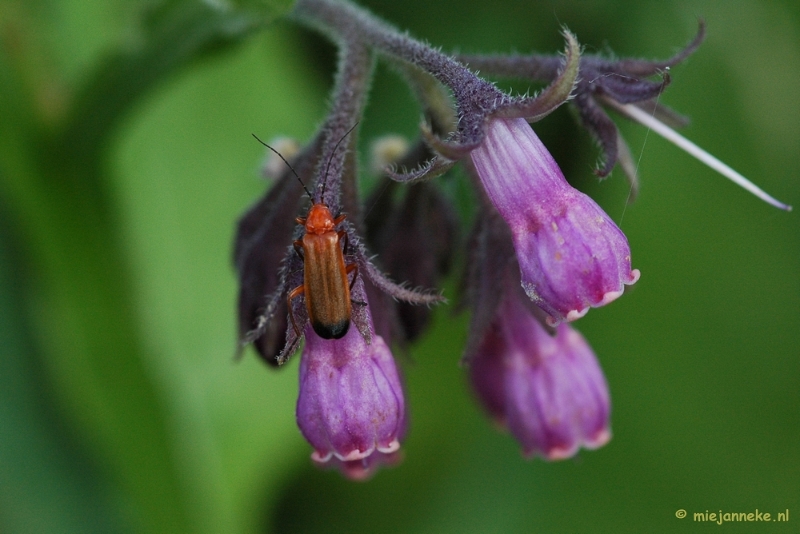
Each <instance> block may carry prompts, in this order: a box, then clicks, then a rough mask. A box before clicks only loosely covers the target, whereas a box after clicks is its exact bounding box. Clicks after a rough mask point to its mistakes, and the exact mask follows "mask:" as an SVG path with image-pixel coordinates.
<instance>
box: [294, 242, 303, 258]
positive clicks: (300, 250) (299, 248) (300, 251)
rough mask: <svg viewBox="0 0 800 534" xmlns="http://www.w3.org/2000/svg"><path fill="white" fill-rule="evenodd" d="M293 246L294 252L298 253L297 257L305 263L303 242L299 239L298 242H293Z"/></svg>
mask: <svg viewBox="0 0 800 534" xmlns="http://www.w3.org/2000/svg"><path fill="white" fill-rule="evenodd" d="M292 245H294V251H295V252H297V255H298V256H300V259H301V260H303V261H305V258H304V257H303V242H302V241H300V240H299V239H298V240H297V241H294V242H292Z"/></svg>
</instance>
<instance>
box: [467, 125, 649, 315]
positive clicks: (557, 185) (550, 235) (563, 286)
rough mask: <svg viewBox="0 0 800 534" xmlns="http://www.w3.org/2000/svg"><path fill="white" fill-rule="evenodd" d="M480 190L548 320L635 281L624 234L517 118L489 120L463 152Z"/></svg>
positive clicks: (599, 301)
mask: <svg viewBox="0 0 800 534" xmlns="http://www.w3.org/2000/svg"><path fill="white" fill-rule="evenodd" d="M470 156H471V158H472V163H473V164H474V166H475V169H476V170H477V172H478V176H479V177H480V180H481V182H482V183H483V187H484V189H485V190H486V193H487V195H488V196H489V198H490V199H491V201H492V203H493V204H494V206H495V207H496V208H497V210H498V211H499V212H500V214H501V215H502V217H503V219H505V221H506V223H508V225H509V227H510V228H511V233H512V236H513V241H514V248H515V250H516V253H517V257H518V258H519V266H520V273H521V276H522V287H523V288H524V289H525V292H526V293H527V294H528V296H529V297H530V298H531V300H533V301H534V302H535V303H536V304H537V305H538V306H539V307H541V308H542V309H543V310H545V311H546V312H547V313H548V314H550V318H549V320H548V322H550V323H551V324H553V325H555V324H557V323H559V322H561V321H563V320H567V321H573V320H575V319H578V318H579V317H582V316H584V315H585V314H586V312H587V311H589V308H590V307H598V306H603V305H605V304H608V303H609V302H611V301H612V300H614V299H616V298H617V297H619V296H620V295H622V292H623V289H624V285H625V284H628V285H630V284H633V283H634V282H636V280H637V279H638V278H639V271H638V270H631V252H630V248H629V247H628V240H627V239H626V238H625V235H624V234H623V233H622V231H621V230H620V229H619V228H618V227H617V225H616V224H614V222H613V221H612V220H611V219H610V218H609V216H608V215H606V213H605V212H604V211H603V210H602V209H601V208H600V206H598V205H597V204H596V203H595V202H594V201H593V200H592V199H591V198H589V197H588V196H586V195H584V194H583V193H581V192H580V191H578V190H577V189H574V188H573V187H571V186H570V185H569V184H568V183H567V181H566V180H565V179H564V175H563V174H562V173H561V170H560V169H559V168H558V165H556V162H555V161H554V160H553V157H552V156H551V155H550V153H549V152H548V151H547V149H546V148H545V147H544V145H543V144H542V142H541V141H539V138H538V137H537V136H536V134H535V133H534V132H533V130H532V129H531V127H530V126H529V125H528V123H527V122H525V120H524V119H494V120H492V121H491V122H490V123H489V125H488V128H487V132H486V138H485V139H484V141H483V143H482V144H481V146H480V147H478V148H477V149H475V150H473V151H472V152H471V153H470Z"/></svg>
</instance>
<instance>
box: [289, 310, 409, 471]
mask: <svg viewBox="0 0 800 534" xmlns="http://www.w3.org/2000/svg"><path fill="white" fill-rule="evenodd" d="M370 322H371V321H370ZM370 326H371V325H370ZM305 337H306V343H305V348H304V349H303V356H302V360H301V362H300V396H299V398H298V399H297V425H298V426H299V427H300V431H301V432H302V433H303V436H305V438H306V439H307V440H308V442H309V443H311V445H312V446H313V447H314V452H313V454H312V455H311V458H312V459H313V460H314V461H315V462H317V463H318V464H320V465H327V466H331V467H336V468H338V469H339V470H340V471H341V472H342V473H343V474H344V475H345V476H347V477H348V478H352V479H358V480H360V479H365V478H368V477H369V476H370V475H371V474H372V472H373V471H374V470H375V469H376V468H377V467H378V466H380V465H381V464H385V463H393V462H395V461H397V459H398V454H397V451H398V449H399V448H400V440H401V439H402V438H403V434H404V433H405V427H406V418H405V404H404V399H403V389H402V386H401V383H400V377H399V375H398V373H397V368H396V366H395V362H394V359H393V358H392V353H391V351H390V350H389V347H388V346H387V345H386V343H385V342H384V340H383V338H382V337H380V336H378V335H373V336H372V343H371V344H369V345H367V343H366V341H365V340H364V338H363V337H362V336H361V334H360V333H359V331H358V329H356V328H351V329H350V330H349V331H348V332H347V334H346V335H345V336H344V337H343V338H341V339H336V340H325V339H322V338H320V337H319V336H317V335H316V334H315V333H314V330H313V329H312V328H311V327H310V326H308V327H306V331H305Z"/></svg>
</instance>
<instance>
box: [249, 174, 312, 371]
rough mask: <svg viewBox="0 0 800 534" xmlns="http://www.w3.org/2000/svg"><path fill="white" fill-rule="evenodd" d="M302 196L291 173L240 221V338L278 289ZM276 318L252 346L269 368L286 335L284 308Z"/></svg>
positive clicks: (279, 309)
mask: <svg viewBox="0 0 800 534" xmlns="http://www.w3.org/2000/svg"><path fill="white" fill-rule="evenodd" d="M302 194H303V188H302V186H301V185H300V183H299V182H298V181H297V178H295V177H294V175H293V174H291V172H288V173H285V174H284V175H283V177H282V178H281V179H280V180H279V181H278V182H277V183H276V184H275V186H274V187H273V188H272V189H270V191H269V192H268V193H267V195H266V196H265V197H264V198H263V199H261V200H260V201H259V202H258V203H257V204H256V205H254V206H253V207H252V208H251V209H250V210H249V211H248V212H247V213H246V214H245V215H244V216H243V217H242V218H241V219H240V220H239V224H238V227H237V233H236V241H235V243H236V247H235V253H234V254H235V263H236V270H237V275H238V278H239V300H238V310H239V337H240V338H244V336H245V335H246V334H247V333H248V332H249V331H250V330H252V329H253V328H255V327H256V321H257V318H258V317H259V316H260V315H261V313H262V312H263V311H264V308H265V306H266V299H267V296H268V295H269V294H270V293H273V292H274V291H275V290H276V289H277V288H278V282H279V276H278V272H279V270H280V265H281V261H283V258H284V256H285V254H286V250H287V247H289V245H290V244H291V241H292V229H293V227H294V225H295V224H296V223H295V222H294V217H295V215H296V213H297V209H298V204H299V200H300V197H301V195H302ZM276 314H279V315H278V317H276V318H275V320H274V321H273V322H272V323H271V324H270V325H269V326H268V328H267V329H266V331H265V333H264V335H262V336H261V337H259V338H258V339H257V340H255V343H254V345H255V347H256V350H257V351H258V353H259V355H260V356H261V357H262V358H263V359H264V360H265V361H266V362H267V363H270V364H275V357H276V355H277V350H278V348H279V347H280V344H281V339H282V337H283V335H284V332H285V330H286V319H285V315H286V305H285V304H284V305H283V306H281V307H279V308H278V309H277V310H276ZM281 315H282V317H281ZM278 323H282V324H278Z"/></svg>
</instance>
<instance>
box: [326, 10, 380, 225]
mask: <svg viewBox="0 0 800 534" xmlns="http://www.w3.org/2000/svg"><path fill="white" fill-rule="evenodd" d="M339 22H340V23H341V24H342V26H343V28H345V30H344V31H330V30H329V28H328V26H326V25H322V24H314V23H313V21H312V23H311V24H312V25H313V26H315V27H316V28H317V29H319V30H320V31H322V32H323V33H325V34H326V35H328V37H330V38H331V40H333V41H334V42H335V43H336V44H337V45H338V46H339V64H338V67H337V72H336V81H335V84H334V88H333V92H332V94H331V103H332V104H331V105H332V108H331V110H330V113H329V114H328V118H327V120H326V122H325V125H324V127H323V146H322V158H321V159H320V162H319V166H318V168H317V172H316V180H317V183H316V188H317V190H316V192H315V197H316V199H317V200H322V201H323V202H325V203H326V204H327V205H328V207H329V208H331V210H332V211H333V212H334V213H337V212H338V211H339V208H340V207H341V206H340V198H339V196H340V193H341V192H342V191H343V192H344V195H345V198H344V202H343V204H344V208H345V211H347V213H348V214H349V216H350V217H351V219H353V221H354V222H356V221H357V220H358V214H357V212H358V209H359V208H358V206H359V203H358V201H357V198H356V194H357V193H356V188H355V181H356V180H355V174H356V173H355V159H354V158H348V153H350V152H352V151H351V150H346V149H342V148H341V147H338V145H339V144H340V143H342V140H343V139H344V138H345V137H347V141H346V144H345V145H344V146H345V147H353V148H354V147H355V146H356V141H357V134H356V132H355V131H354V132H352V133H348V132H350V130H351V129H353V128H354V127H355V125H356V124H357V123H358V121H359V120H360V118H361V114H362V112H363V109H364V105H365V103H366V94H367V90H368V89H369V82H370V80H371V78H372V67H373V61H372V54H371V52H370V49H369V47H368V46H367V45H366V44H365V43H364V41H363V40H362V39H361V38H360V37H359V35H358V32H357V31H355V27H354V25H353V24H352V23H351V22H350V21H348V20H347V19H346V17H342V18H340V20H339ZM337 147H338V148H337ZM345 171H349V172H351V173H352V176H351V177H350V179H348V180H345V183H344V184H342V176H343V174H344V173H345ZM343 186H344V187H343Z"/></svg>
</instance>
